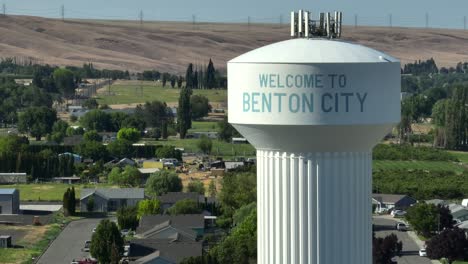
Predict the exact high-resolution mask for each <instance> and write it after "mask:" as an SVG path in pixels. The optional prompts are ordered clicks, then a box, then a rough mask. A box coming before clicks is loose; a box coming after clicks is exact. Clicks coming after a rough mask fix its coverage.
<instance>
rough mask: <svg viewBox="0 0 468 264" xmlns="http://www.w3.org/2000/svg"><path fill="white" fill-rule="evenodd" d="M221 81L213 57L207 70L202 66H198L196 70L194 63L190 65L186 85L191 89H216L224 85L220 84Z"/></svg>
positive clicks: (186, 75)
mask: <svg viewBox="0 0 468 264" xmlns="http://www.w3.org/2000/svg"><path fill="white" fill-rule="evenodd" d="M198 68H200V69H198ZM219 82H220V81H219V73H218V72H217V71H216V69H215V67H214V64H213V61H212V60H211V59H210V61H209V62H208V66H207V67H206V69H205V70H203V68H202V67H200V66H196V68H195V70H194V69H193V64H192V63H190V64H189V65H188V67H187V73H186V74H185V86H186V87H189V88H191V89H214V88H219V87H223V86H222V85H221V86H220V83H219Z"/></svg>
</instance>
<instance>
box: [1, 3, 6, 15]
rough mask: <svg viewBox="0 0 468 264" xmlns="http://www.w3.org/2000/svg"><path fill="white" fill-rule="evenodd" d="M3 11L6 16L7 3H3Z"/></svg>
mask: <svg viewBox="0 0 468 264" xmlns="http://www.w3.org/2000/svg"><path fill="white" fill-rule="evenodd" d="M2 12H3V16H6V5H5V4H3V5H2Z"/></svg>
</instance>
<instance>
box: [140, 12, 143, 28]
mask: <svg viewBox="0 0 468 264" xmlns="http://www.w3.org/2000/svg"><path fill="white" fill-rule="evenodd" d="M140 26H141V27H143V10H140Z"/></svg>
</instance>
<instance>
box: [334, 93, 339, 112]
mask: <svg viewBox="0 0 468 264" xmlns="http://www.w3.org/2000/svg"><path fill="white" fill-rule="evenodd" d="M338 106H339V105H338V93H335V112H337V113H338Z"/></svg>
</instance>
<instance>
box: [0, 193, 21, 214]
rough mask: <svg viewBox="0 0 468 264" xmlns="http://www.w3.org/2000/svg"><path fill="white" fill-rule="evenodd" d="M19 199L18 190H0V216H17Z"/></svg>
mask: <svg viewBox="0 0 468 264" xmlns="http://www.w3.org/2000/svg"><path fill="white" fill-rule="evenodd" d="M19 207H20V198H19V191H18V189H0V215H1V214H19V213H20V208H19Z"/></svg>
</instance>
